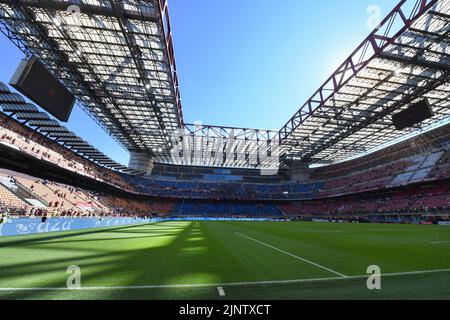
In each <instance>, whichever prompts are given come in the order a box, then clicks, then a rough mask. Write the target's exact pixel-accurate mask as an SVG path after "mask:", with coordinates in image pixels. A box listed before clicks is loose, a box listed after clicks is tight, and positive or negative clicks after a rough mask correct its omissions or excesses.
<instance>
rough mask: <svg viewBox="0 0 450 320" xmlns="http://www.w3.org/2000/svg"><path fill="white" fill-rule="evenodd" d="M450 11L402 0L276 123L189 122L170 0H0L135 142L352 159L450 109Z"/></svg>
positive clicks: (212, 160)
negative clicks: (422, 104)
mask: <svg viewBox="0 0 450 320" xmlns="http://www.w3.org/2000/svg"><path fill="white" fill-rule="evenodd" d="M74 3H75V4H76V6H74V5H73V4H74ZM449 14H450V0H401V1H400V2H399V4H398V5H397V6H396V7H395V8H394V10H393V11H392V12H391V13H390V14H389V15H388V16H387V17H386V18H385V19H384V20H383V21H382V22H381V23H380V25H379V27H377V28H376V30H374V31H373V32H372V33H371V34H370V35H369V36H368V37H367V39H365V40H364V42H363V43H362V44H361V45H360V46H359V47H358V48H357V49H356V50H355V51H354V52H353V53H352V55H351V56H350V57H349V58H348V59H347V60H346V61H345V62H344V63H343V64H342V65H341V66H340V67H339V68H338V70H336V72H335V73H333V75H332V76H330V77H329V78H328V79H327V80H326V82H325V83H324V84H323V85H322V86H321V87H320V89H319V90H318V91H317V92H315V93H314V95H313V96H312V97H311V98H310V99H309V100H308V101H307V102H306V103H305V104H304V105H303V106H302V107H301V108H300V110H299V111H298V112H297V113H296V114H295V115H294V116H293V117H292V118H291V119H290V120H289V121H288V122H287V123H286V125H285V126H283V128H282V129H281V130H280V131H279V132H276V131H270V130H256V129H244V128H225V127H220V126H204V125H187V124H184V122H183V116H182V111H181V102H180V94H179V90H178V80H177V73H176V65H175V59H174V53H173V52H174V50H173V45H172V37H171V28H170V21H169V12H168V8H167V3H166V1H165V0H159V1H158V0H147V1H145V0H141V1H138V0H124V1H117V0H105V1H100V0H89V1H87V0H79V1H63V0H61V1H56V0H49V1H31V0H0V30H1V31H2V32H3V33H4V34H5V35H6V36H7V37H9V38H10V39H11V40H12V41H13V42H14V43H15V44H16V45H17V46H18V47H19V48H20V49H21V50H23V51H24V52H25V53H26V55H27V56H32V55H35V56H37V57H39V58H40V59H41V60H42V61H43V62H44V63H46V65H47V66H48V67H49V68H50V69H51V70H52V71H53V72H54V74H55V75H57V76H58V77H59V78H60V79H61V80H62V81H63V82H64V83H65V84H66V86H67V87H68V88H69V89H71V90H72V92H73V93H74V94H75V95H76V96H77V97H78V99H79V101H81V102H82V105H83V106H84V108H85V109H86V110H87V111H88V112H89V113H90V114H91V115H92V116H93V117H94V119H96V120H97V121H98V122H99V123H100V124H101V125H102V126H103V127H104V128H106V130H107V131H108V132H109V133H110V134H111V135H112V136H113V137H115V138H116V139H117V141H119V143H120V144H122V145H123V146H124V147H125V148H127V149H128V150H130V151H145V152H150V153H152V154H153V155H154V156H155V160H156V161H157V162H162V163H173V164H181V165H206V166H219V167H220V166H226V167H251V168H264V167H276V166H278V157H279V156H282V155H286V154H287V155H291V156H294V157H296V158H297V157H298V158H301V159H303V160H304V161H307V162H309V163H312V164H320V163H334V162H339V161H343V160H345V159H348V158H350V157H354V156H355V154H360V153H365V152H370V151H371V150H372V149H374V148H377V147H379V146H380V145H383V144H386V143H389V141H395V140H398V138H399V137H401V136H402V135H406V134H409V133H411V132H412V131H415V130H419V129H420V128H423V127H426V126H428V125H430V124H435V123H437V122H439V121H442V120H444V119H445V118H448V117H449V116H450V112H449V108H448V102H449V100H450V97H449V93H450V85H449V80H450V78H449V77H450V72H449V71H450V59H449V58H450V50H449V49H448V48H449V42H450V39H449V32H450V16H449ZM0 90H1V88H0ZM424 97H426V98H428V99H429V101H430V103H431V105H432V107H433V111H434V116H433V118H431V119H428V120H426V121H424V122H423V123H422V124H420V125H418V126H416V127H415V128H409V129H405V130H402V131H396V130H395V129H394V126H393V123H392V119H391V116H392V114H393V113H396V112H397V111H399V110H402V109H405V108H407V107H408V106H409V105H410V104H411V103H414V102H415V101H417V100H419V99H422V98H424ZM0 102H1V101H0ZM35 117H39V116H38V114H36V115H35ZM36 120H37V119H36ZM42 120H43V121H44V120H45V119H42ZM45 121H49V120H45Z"/></svg>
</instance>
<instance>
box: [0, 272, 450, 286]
mask: <svg viewBox="0 0 450 320" xmlns="http://www.w3.org/2000/svg"><path fill="white" fill-rule="evenodd" d="M444 272H450V268H449V269H435V270H422V271H407V272H396V273H382V274H381V276H382V277H396V276H410V275H421V274H430V273H444ZM369 276H370V275H369V274H365V275H359V276H347V277H345V278H344V277H330V278H312V279H294V280H274V281H253V282H229V283H214V284H207V283H205V284H173V285H148V286H111V287H80V288H77V289H69V288H66V287H53V288H52V287H36V288H0V292H5V291H96V290H97V291H108V290H139V289H182V288H186V289H189V288H211V287H216V288H218V287H222V289H223V288H224V287H243V286H260V285H280V284H296V283H313V282H325V281H345V280H352V279H367V277H369Z"/></svg>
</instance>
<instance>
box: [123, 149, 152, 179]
mask: <svg viewBox="0 0 450 320" xmlns="http://www.w3.org/2000/svg"><path fill="white" fill-rule="evenodd" d="M153 165H154V163H153V156H152V155H151V154H149V153H145V152H130V161H129V164H128V166H129V167H130V168H131V169H135V170H139V171H143V172H145V173H147V174H149V175H150V174H152V170H153Z"/></svg>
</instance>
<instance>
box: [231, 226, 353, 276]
mask: <svg viewBox="0 0 450 320" xmlns="http://www.w3.org/2000/svg"><path fill="white" fill-rule="evenodd" d="M236 234H238V235H240V236H241V237H244V238H247V239H249V240H252V241H254V242H257V243H259V244H262V245H263V246H266V247H269V248H271V249H274V250H276V251H279V252H281V253H284V254H287V255H288V256H291V257H293V258H296V259H298V260H301V261H303V262H306V263H309V264H311V265H313V266H315V267H318V268H320V269H323V270H326V271H328V272H331V273H334V274H336V275H338V276H340V277H343V278H347V277H348V276H346V275H345V274H343V273H340V272H337V271H336V270H333V269H330V268H327V267H325V266H323V265H321V264H318V263H315V262H313V261H311V260H308V259H305V258H302V257H299V256H296V255H295V254H292V253H290V252H287V251H284V250H281V249H280V248H277V247H274V246H272V245H270V244H267V243H264V242H262V241H259V240H256V239H253V238H251V237H248V236H246V235H244V234H242V233H239V232H236Z"/></svg>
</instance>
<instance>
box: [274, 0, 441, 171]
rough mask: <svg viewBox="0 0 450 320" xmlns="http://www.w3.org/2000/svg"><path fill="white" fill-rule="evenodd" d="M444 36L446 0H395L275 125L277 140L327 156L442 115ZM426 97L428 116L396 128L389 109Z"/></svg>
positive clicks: (334, 157) (373, 143)
mask: <svg viewBox="0 0 450 320" xmlns="http://www.w3.org/2000/svg"><path fill="white" fill-rule="evenodd" d="M449 44H450V1H449V0H402V1H400V3H399V4H398V5H397V6H396V7H395V9H394V10H393V11H392V12H391V13H390V14H389V15H388V16H387V17H386V18H385V19H384V20H383V21H382V22H381V24H380V26H379V27H378V28H377V29H376V30H374V31H373V32H372V33H371V34H370V35H369V37H367V39H365V41H364V42H363V43H362V44H361V45H360V46H359V47H358V48H357V49H356V50H355V51H354V52H353V53H352V55H351V56H350V57H349V58H348V59H347V60H346V61H345V62H344V63H343V64H342V65H341V66H340V67H339V68H338V70H336V72H335V73H334V74H333V75H332V76H331V77H330V78H328V79H327V81H326V82H325V83H324V84H323V85H322V86H321V87H320V89H319V90H318V91H317V92H315V93H314V95H313V96H312V97H311V98H310V99H309V100H308V101H307V102H306V103H305V104H304V105H303V106H302V107H301V108H300V110H299V111H298V112H297V113H296V114H295V115H294V116H293V117H292V118H291V119H290V120H289V121H288V123H287V124H286V125H285V126H284V127H283V128H282V129H281V131H280V143H281V145H283V146H285V147H287V152H288V153H290V154H295V155H298V156H299V157H301V158H302V159H303V160H305V161H308V162H310V163H321V162H322V163H333V162H338V161H343V160H345V159H347V158H349V157H352V156H354V155H355V154H358V153H361V154H362V153H365V152H368V151H370V150H371V149H373V148H376V147H378V146H380V145H382V144H385V143H388V142H389V141H391V140H396V139H398V138H399V137H401V136H403V135H406V134H408V133H410V132H411V131H414V130H418V129H420V128H424V127H426V126H428V125H430V124H432V123H435V122H438V121H441V120H443V119H445V118H448V117H449V116H450V109H449V102H450V83H449V80H450V49H449V48H450V46H449ZM424 97H426V98H428V99H429V102H430V103H431V105H432V107H433V111H434V116H433V117H432V118H430V119H428V120H426V121H424V122H423V123H421V124H420V125H417V126H416V127H414V128H408V129H405V130H401V131H397V130H395V128H394V125H393V122H392V119H391V116H392V114H393V113H396V112H397V111H399V110H402V109H405V108H406V107H408V106H409V105H410V104H411V103H414V102H416V101H418V100H421V99H423V98H424Z"/></svg>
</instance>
